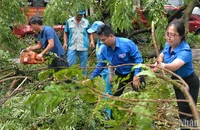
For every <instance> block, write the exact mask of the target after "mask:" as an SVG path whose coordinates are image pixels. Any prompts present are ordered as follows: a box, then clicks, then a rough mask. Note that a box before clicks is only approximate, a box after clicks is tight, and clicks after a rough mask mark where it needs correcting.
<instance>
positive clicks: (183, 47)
mask: <svg viewBox="0 0 200 130" xmlns="http://www.w3.org/2000/svg"><path fill="white" fill-rule="evenodd" d="M170 49H171V47H170V46H169V44H168V43H167V42H166V43H165V47H164V50H163V51H162V53H163V54H164V63H171V62H173V61H174V60H175V59H176V58H178V59H181V60H182V61H184V62H185V64H184V65H183V66H182V67H180V68H179V69H178V70H176V71H174V73H176V74H177V75H179V76H180V77H182V78H185V77H187V76H189V75H190V74H191V73H192V72H193V71H194V67H193V65H192V52H191V49H190V46H189V45H188V43H187V42H185V41H182V42H181V43H180V44H179V45H178V46H177V47H176V48H175V49H174V50H173V51H172V52H170Z"/></svg>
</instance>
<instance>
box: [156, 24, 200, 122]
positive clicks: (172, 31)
mask: <svg viewBox="0 0 200 130" xmlns="http://www.w3.org/2000/svg"><path fill="white" fill-rule="evenodd" d="M165 37H166V41H167V42H166V43H165V47H164V49H163V51H162V53H161V54H160V55H159V58H158V60H159V62H160V64H159V65H160V66H161V67H163V68H166V69H169V70H171V71H173V72H174V73H176V74H177V75H179V76H180V77H181V78H183V80H184V81H185V82H186V83H187V84H188V86H189V93H190V94H191V96H192V98H193V99H194V102H195V103H197V98H198V92H199V78H198V76H197V75H196V73H195V72H194V67H193V65H192V51H191V49H190V46H189V45H188V43H187V42H186V41H185V27H184V24H183V23H182V22H180V21H173V22H171V23H170V24H169V25H168V26H167V29H166V34H165ZM172 79H176V77H174V76H172ZM174 90H175V94H176V98H177V99H185V97H184V95H183V93H182V92H181V91H180V90H179V89H178V88H176V87H175V86H174ZM178 109H179V111H180V112H185V113H191V110H190V107H189V104H188V103H185V102H178ZM179 117H180V119H181V122H182V123H183V124H186V123H187V122H188V121H191V120H192V117H188V116H186V115H182V114H179Z"/></svg>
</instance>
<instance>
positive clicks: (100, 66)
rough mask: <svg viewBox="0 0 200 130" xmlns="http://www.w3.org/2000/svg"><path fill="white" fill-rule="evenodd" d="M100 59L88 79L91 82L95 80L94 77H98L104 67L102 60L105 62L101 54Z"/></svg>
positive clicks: (104, 63)
mask: <svg viewBox="0 0 200 130" xmlns="http://www.w3.org/2000/svg"><path fill="white" fill-rule="evenodd" d="M100 58H101V59H102V60H101V61H98V63H97V65H96V68H95V69H94V71H93V72H92V74H91V75H90V79H91V80H92V79H93V78H95V77H96V76H98V75H100V73H101V72H102V71H103V69H104V68H103V67H105V66H106V64H107V63H106V62H104V60H106V59H105V58H104V56H103V55H102V54H101V55H100Z"/></svg>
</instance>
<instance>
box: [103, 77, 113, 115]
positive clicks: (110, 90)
mask: <svg viewBox="0 0 200 130" xmlns="http://www.w3.org/2000/svg"><path fill="white" fill-rule="evenodd" d="M102 78H103V79H104V81H105V83H106V91H105V93H106V94H109V95H112V84H111V83H110V82H109V74H106V75H102ZM104 99H105V100H108V98H106V97H105V98H104ZM106 113H107V115H108V117H109V118H110V119H111V109H109V108H106Z"/></svg>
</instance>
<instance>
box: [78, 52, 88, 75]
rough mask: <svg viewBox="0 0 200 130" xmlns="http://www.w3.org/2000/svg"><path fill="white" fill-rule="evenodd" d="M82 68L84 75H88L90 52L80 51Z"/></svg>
mask: <svg viewBox="0 0 200 130" xmlns="http://www.w3.org/2000/svg"><path fill="white" fill-rule="evenodd" d="M78 55H79V60H80V64H81V68H83V75H87V70H86V67H87V62H88V51H78Z"/></svg>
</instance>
